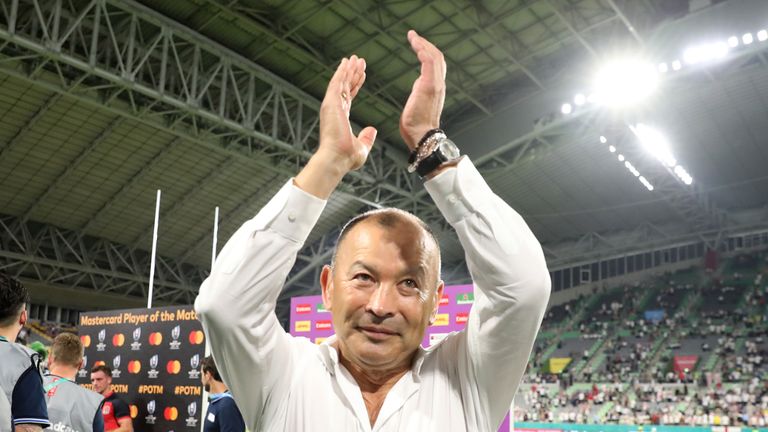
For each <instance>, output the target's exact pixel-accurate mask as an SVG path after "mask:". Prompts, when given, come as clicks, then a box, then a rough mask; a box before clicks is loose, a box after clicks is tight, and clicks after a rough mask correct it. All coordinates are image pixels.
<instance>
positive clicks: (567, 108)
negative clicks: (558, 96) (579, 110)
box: [560, 103, 573, 114]
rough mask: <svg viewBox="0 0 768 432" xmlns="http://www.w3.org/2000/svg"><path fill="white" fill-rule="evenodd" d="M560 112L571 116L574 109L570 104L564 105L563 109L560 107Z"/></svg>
mask: <svg viewBox="0 0 768 432" xmlns="http://www.w3.org/2000/svg"><path fill="white" fill-rule="evenodd" d="M560 112H562V113H563V114H570V113H571V112H573V107H572V106H571V104H569V103H564V104H563V106H562V107H560Z"/></svg>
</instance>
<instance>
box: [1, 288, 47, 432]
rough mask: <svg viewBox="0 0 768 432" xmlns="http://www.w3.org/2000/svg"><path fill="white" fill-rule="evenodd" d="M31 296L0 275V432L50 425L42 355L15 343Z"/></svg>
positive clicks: (31, 429)
mask: <svg viewBox="0 0 768 432" xmlns="http://www.w3.org/2000/svg"><path fill="white" fill-rule="evenodd" d="M27 303H29V293H28V292H27V289H26V288H24V286H23V285H22V284H21V283H20V282H19V281H17V280H16V279H13V278H11V277H10V276H8V275H6V274H5V273H0V365H1V366H0V431H2V432H5V431H12V430H15V431H16V432H21V431H29V432H33V431H39V430H42V429H43V428H46V427H48V426H50V425H51V424H50V422H49V421H48V409H47V408H46V406H45V395H44V393H43V380H42V377H41V376H40V359H39V355H38V354H37V353H35V352H33V351H32V350H29V349H27V348H25V347H23V346H21V345H19V344H16V343H14V341H16V337H17V336H18V335H19V331H20V330H21V328H22V327H24V324H26V322H27V309H26V306H27Z"/></svg>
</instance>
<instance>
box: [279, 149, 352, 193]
mask: <svg viewBox="0 0 768 432" xmlns="http://www.w3.org/2000/svg"><path fill="white" fill-rule="evenodd" d="M347 165H348V161H347V160H346V159H344V158H338V157H335V156H334V155H328V154H325V153H321V152H317V153H315V154H313V155H312V157H311V158H310V159H309V161H308V162H307V164H306V165H305V166H304V168H303V169H302V170H301V172H299V174H298V175H297V176H296V177H295V178H294V180H293V183H294V184H295V185H296V186H297V187H298V188H299V189H301V190H303V191H304V192H307V193H309V194H312V195H314V196H316V197H318V198H321V199H324V200H327V199H328V198H329V197H330V196H331V194H332V193H333V191H334V190H336V187H337V186H338V185H339V183H341V179H343V178H344V176H345V175H346V174H347V173H348V172H349V171H350V169H348V168H347Z"/></svg>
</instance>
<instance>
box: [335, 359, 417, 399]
mask: <svg viewBox="0 0 768 432" xmlns="http://www.w3.org/2000/svg"><path fill="white" fill-rule="evenodd" d="M410 359H411V360H412V359H413V356H411V357H410ZM339 362H340V363H341V364H342V365H343V366H344V367H345V368H346V369H347V370H348V371H349V373H350V374H351V375H352V377H353V378H354V379H355V381H357V385H358V386H360V390H361V391H362V392H363V393H378V392H384V393H386V392H388V391H389V389H391V388H392V387H393V386H394V385H395V384H396V383H397V381H398V380H399V379H400V378H401V377H402V376H403V375H405V374H406V373H407V372H408V371H409V370H410V369H411V361H408V362H407V363H402V364H399V365H396V366H394V367H392V368H388V369H370V368H366V367H363V366H360V365H358V364H356V363H354V362H352V361H350V360H349V359H348V358H347V357H345V356H344V354H343V353H342V351H341V350H339Z"/></svg>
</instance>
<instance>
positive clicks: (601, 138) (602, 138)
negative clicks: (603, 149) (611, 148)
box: [600, 135, 608, 144]
mask: <svg viewBox="0 0 768 432" xmlns="http://www.w3.org/2000/svg"><path fill="white" fill-rule="evenodd" d="M600 142H601V143H603V144H605V143H607V142H608V138H606V137H604V136H602V135H600Z"/></svg>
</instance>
